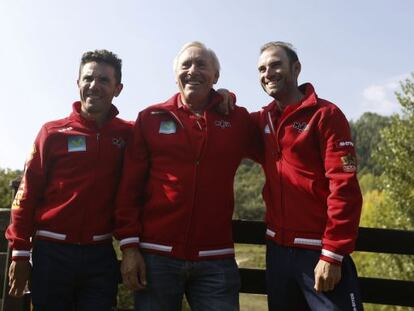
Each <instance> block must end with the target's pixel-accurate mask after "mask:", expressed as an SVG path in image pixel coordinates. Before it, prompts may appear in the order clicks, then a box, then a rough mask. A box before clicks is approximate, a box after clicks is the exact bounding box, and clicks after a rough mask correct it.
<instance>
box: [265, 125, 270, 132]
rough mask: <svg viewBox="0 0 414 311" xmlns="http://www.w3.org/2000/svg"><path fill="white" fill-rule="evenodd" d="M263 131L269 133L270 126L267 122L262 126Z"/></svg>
mask: <svg viewBox="0 0 414 311" xmlns="http://www.w3.org/2000/svg"><path fill="white" fill-rule="evenodd" d="M264 133H265V134H270V127H269V124H266V126H265V128H264Z"/></svg>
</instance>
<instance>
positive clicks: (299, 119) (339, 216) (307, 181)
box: [253, 42, 363, 311]
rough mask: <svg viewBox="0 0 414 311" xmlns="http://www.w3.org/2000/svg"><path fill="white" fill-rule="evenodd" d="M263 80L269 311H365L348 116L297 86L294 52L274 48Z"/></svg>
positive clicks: (269, 47) (268, 49) (267, 54)
mask: <svg viewBox="0 0 414 311" xmlns="http://www.w3.org/2000/svg"><path fill="white" fill-rule="evenodd" d="M258 70H259V78H260V83H261V85H262V87H263V90H264V91H265V92H266V93H267V94H268V95H269V96H271V97H272V98H273V101H272V102H271V103H270V104H269V105H268V106H266V107H264V108H263V109H262V110H261V111H259V112H257V113H254V114H253V118H254V119H255V120H256V124H257V125H258V127H259V129H260V132H261V135H262V138H263V142H264V162H263V168H264V171H265V174H266V184H265V187H264V189H263V197H264V201H265V202H266V224H267V230H266V238H267V256H266V267H267V269H266V280H267V289H268V301H269V310H302V309H301V308H305V309H307V307H306V305H308V306H309V308H310V309H311V310H317V311H321V310H362V308H363V307H362V303H361V298H360V295H359V291H358V284H357V283H358V281H357V274H356V270H355V266H354V264H353V262H352V259H351V257H350V256H349V254H350V253H351V252H352V251H353V250H354V246H355V241H356V237H357V232H358V224H359V217H360V212H361V205H362V196H361V191H360V188H359V185H358V180H357V176H356V173H357V168H356V159H355V149H354V143H353V142H352V139H351V133H350V129H349V125H348V121H347V120H346V118H345V116H344V115H343V113H342V112H341V111H340V110H339V108H338V107H337V106H336V105H334V104H333V103H331V102H329V101H327V100H324V99H321V98H319V97H318V96H317V95H316V93H315V90H314V88H313V86H312V85H311V84H310V83H306V84H303V85H300V86H298V81H297V80H298V76H299V73H300V71H301V64H300V62H299V59H298V56H297V54H296V52H295V51H294V49H293V47H292V46H291V45H290V44H288V43H285V42H269V43H267V44H265V45H264V46H263V47H262V49H261V53H260V57H259V62H258Z"/></svg>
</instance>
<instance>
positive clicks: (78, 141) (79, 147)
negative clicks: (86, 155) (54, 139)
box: [68, 135, 86, 152]
mask: <svg viewBox="0 0 414 311" xmlns="http://www.w3.org/2000/svg"><path fill="white" fill-rule="evenodd" d="M78 151H86V138H85V136H81V135H75V136H68V152H78Z"/></svg>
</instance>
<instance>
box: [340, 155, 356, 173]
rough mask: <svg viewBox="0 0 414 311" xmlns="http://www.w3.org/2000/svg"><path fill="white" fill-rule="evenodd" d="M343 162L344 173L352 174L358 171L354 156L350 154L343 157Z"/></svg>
mask: <svg viewBox="0 0 414 311" xmlns="http://www.w3.org/2000/svg"><path fill="white" fill-rule="evenodd" d="M341 161H342V168H343V170H344V172H347V173H352V172H355V171H356V169H357V166H356V159H355V157H354V156H353V155H352V154H350V153H348V154H347V155H345V156H343V157H341Z"/></svg>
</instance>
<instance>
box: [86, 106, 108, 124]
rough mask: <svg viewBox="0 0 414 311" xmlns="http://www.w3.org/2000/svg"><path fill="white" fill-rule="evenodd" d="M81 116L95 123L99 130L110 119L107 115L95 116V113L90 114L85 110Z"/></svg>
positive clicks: (97, 114) (96, 114)
mask: <svg viewBox="0 0 414 311" xmlns="http://www.w3.org/2000/svg"><path fill="white" fill-rule="evenodd" d="M80 114H81V116H82V117H83V118H85V119H86V120H90V121H94V122H95V123H96V125H97V126H98V127H99V128H101V127H102V126H103V125H104V123H105V121H106V120H107V117H108V114H107V113H95V114H94V113H89V112H87V111H83V110H81V113H80Z"/></svg>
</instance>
